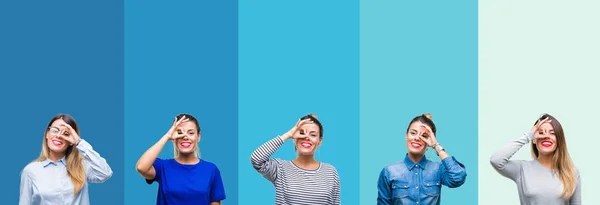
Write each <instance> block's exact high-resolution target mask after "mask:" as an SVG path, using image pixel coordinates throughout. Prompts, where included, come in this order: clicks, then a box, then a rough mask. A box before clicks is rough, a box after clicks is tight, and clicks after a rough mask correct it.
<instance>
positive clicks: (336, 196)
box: [333, 168, 341, 205]
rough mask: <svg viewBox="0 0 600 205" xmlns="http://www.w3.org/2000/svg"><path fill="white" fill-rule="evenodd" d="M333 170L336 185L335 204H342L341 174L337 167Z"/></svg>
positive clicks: (334, 190) (334, 189)
mask: <svg viewBox="0 0 600 205" xmlns="http://www.w3.org/2000/svg"><path fill="white" fill-rule="evenodd" d="M333 171H334V172H335V187H333V204H334V205H340V204H341V201H340V192H341V188H340V187H341V185H340V183H341V182H340V176H339V175H338V172H337V170H336V169H335V168H334V169H333Z"/></svg>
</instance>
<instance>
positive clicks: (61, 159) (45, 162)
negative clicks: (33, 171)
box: [42, 155, 67, 168]
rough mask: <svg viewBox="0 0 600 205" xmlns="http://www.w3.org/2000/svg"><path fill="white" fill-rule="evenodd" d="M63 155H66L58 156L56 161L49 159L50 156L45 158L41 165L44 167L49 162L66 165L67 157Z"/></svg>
mask: <svg viewBox="0 0 600 205" xmlns="http://www.w3.org/2000/svg"><path fill="white" fill-rule="evenodd" d="M65 157H66V155H65V156H64V157H62V158H60V159H59V160H58V161H56V163H54V162H53V161H52V160H50V158H46V160H44V161H42V165H43V167H44V168H45V167H47V166H48V165H50V164H54V165H59V164H62V165H63V166H67V159H66V158H65Z"/></svg>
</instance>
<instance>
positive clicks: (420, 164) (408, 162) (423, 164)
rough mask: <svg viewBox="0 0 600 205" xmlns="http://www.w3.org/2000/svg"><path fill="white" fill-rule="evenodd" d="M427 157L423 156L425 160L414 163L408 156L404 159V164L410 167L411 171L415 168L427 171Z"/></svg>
mask: <svg viewBox="0 0 600 205" xmlns="http://www.w3.org/2000/svg"><path fill="white" fill-rule="evenodd" d="M427 161H429V160H427V157H426V156H423V158H422V159H421V160H420V161H419V162H417V163H414V162H413V161H412V160H410V158H408V154H406V156H405V157H404V164H406V166H407V167H408V170H411V171H412V169H413V168H415V167H419V168H421V169H425V167H426V166H427Z"/></svg>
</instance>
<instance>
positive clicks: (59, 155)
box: [48, 151, 65, 163]
mask: <svg viewBox="0 0 600 205" xmlns="http://www.w3.org/2000/svg"><path fill="white" fill-rule="evenodd" d="M64 156H65V153H64V152H53V151H50V156H48V159H50V160H52V161H53V162H54V163H56V162H57V161H58V160H59V159H61V158H63V157H64Z"/></svg>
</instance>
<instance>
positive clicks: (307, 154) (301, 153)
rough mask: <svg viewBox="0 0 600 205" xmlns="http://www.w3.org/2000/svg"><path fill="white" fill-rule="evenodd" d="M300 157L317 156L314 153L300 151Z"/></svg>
mask: <svg viewBox="0 0 600 205" xmlns="http://www.w3.org/2000/svg"><path fill="white" fill-rule="evenodd" d="M298 155H302V156H312V155H315V153H314V152H312V151H300V150H298Z"/></svg>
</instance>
